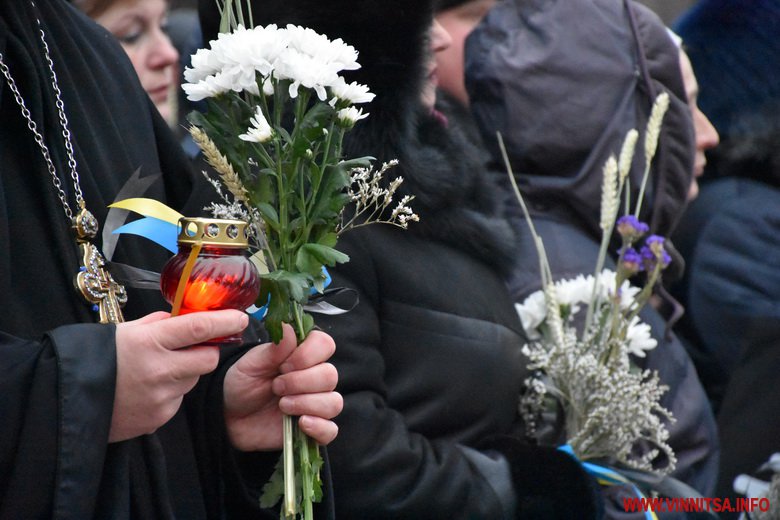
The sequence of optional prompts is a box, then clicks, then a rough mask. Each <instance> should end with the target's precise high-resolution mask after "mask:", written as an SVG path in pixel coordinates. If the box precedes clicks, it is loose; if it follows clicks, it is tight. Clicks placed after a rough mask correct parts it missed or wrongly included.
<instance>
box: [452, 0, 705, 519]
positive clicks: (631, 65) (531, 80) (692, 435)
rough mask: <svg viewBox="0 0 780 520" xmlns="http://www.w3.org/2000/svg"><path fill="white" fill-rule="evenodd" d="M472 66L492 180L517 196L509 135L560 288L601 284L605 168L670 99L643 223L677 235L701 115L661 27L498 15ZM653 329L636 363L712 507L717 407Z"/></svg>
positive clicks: (526, 261)
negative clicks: (656, 105) (661, 386)
mask: <svg viewBox="0 0 780 520" xmlns="http://www.w3.org/2000/svg"><path fill="white" fill-rule="evenodd" d="M465 64H466V65H465V71H466V80H465V85H466V89H467V92H468V95H469V100H470V106H471V110H472V112H473V114H474V117H475V119H476V122H477V125H478V126H479V128H480V131H481V133H482V136H483V138H484V141H485V143H487V145H488V149H489V151H490V154H491V158H492V165H493V168H494V169H495V171H496V172H497V174H498V175H500V177H499V182H503V183H505V185H506V186H507V188H506V190H507V193H511V188H510V187H509V182H508V179H506V175H507V174H506V171H505V168H504V167H503V161H502V159H501V155H500V153H499V151H498V147H497V140H496V131H500V132H501V133H502V135H503V138H504V141H505V143H506V145H507V151H508V153H509V159H510V162H511V163H512V168H513V170H514V174H515V178H516V180H517V183H518V185H519V186H520V189H521V190H522V191H523V195H524V197H525V199H526V202H527V203H528V206H529V210H530V213H531V216H532V218H533V219H534V225H535V227H536V229H537V231H538V232H539V234H540V235H541V236H542V238H543V239H544V240H545V248H546V252H547V256H548V259H549V262H550V266H551V269H552V275H553V278H555V279H565V278H574V277H576V276H578V275H581V274H583V275H590V274H592V271H593V268H594V266H595V265H596V257H597V252H598V249H599V242H600V228H599V219H600V196H601V185H602V178H603V175H602V168H603V165H604V163H605V162H606V160H607V158H608V157H609V156H610V155H611V154H616V153H617V152H619V150H620V147H621V145H622V142H623V140H624V137H625V135H626V133H627V132H628V130H630V129H632V128H637V129H640V130H643V129H644V127H645V125H646V121H647V118H648V116H649V113H650V108H651V105H652V103H653V100H654V99H655V97H656V96H657V95H658V94H659V93H661V92H666V93H668V94H669V96H670V108H669V111H668V112H667V114H666V116H665V119H664V124H663V128H662V131H661V136H660V142H659V145H658V153H657V155H656V157H655V160H654V163H653V165H652V173H651V183H650V187H649V192H648V193H646V195H645V197H646V198H645V203H644V205H643V212H642V214H641V215H640V217H641V219H642V220H644V221H646V222H648V223H649V224H650V228H651V232H652V233H655V234H660V235H663V236H668V235H669V234H670V233H671V231H672V230H673V229H674V226H675V225H676V223H677V221H678V219H679V218H680V216H681V214H682V211H683V209H684V207H685V204H686V201H687V198H688V196H689V195H690V194H692V191H695V188H694V187H693V182H694V164H695V160H696V159H695V158H696V157H698V156H699V153H698V152H697V151H696V150H697V145H696V136H695V134H696V132H695V130H696V129H695V125H694V119H695V116H697V114H695V112H694V111H693V110H694V108H693V105H692V104H691V103H690V101H689V98H690V97H691V96H689V92H687V91H686V85H685V84H684V83H683V77H682V69H681V62H680V51H679V48H678V47H677V45H675V43H674V42H673V40H672V38H671V37H670V35H669V33H668V31H667V29H666V26H665V25H664V24H663V22H662V21H661V20H660V19H659V18H658V17H657V16H656V15H655V14H654V13H652V12H651V11H650V10H649V9H647V8H646V7H644V6H642V5H640V4H638V3H636V2H631V1H627V2H620V1H613V0H599V1H593V0H588V1H582V2H576V1H575V2H573V1H571V0H567V1H562V0H560V1H553V2H528V1H521V0H510V1H503V2H498V3H497V4H496V5H495V6H494V7H492V8H491V9H490V10H489V11H488V12H487V15H486V16H485V18H484V19H483V21H482V22H481V23H480V24H479V25H477V26H476V27H475V28H474V30H473V31H472V33H471V35H470V36H469V38H468V39H467V42H466V50H465ZM691 89H692V90H691V92H690V93H691V94H694V93H695V92H694V89H693V87H691ZM704 141H705V140H704V139H703V140H702V143H704ZM711 141H712V139H711V138H710V139H709V140H708V142H710V144H711ZM715 141H717V138H715ZM640 142H641V141H640ZM704 146H705V145H702V153H703V148H704ZM707 146H708V145H707ZM638 150H639V151H638V152H637V154H636V155H635V157H634V162H633V166H632V168H631V173H630V174H629V176H630V178H631V182H630V186H631V190H632V191H631V198H632V200H634V201H635V200H636V197H637V194H638V191H639V185H640V181H641V176H642V174H643V171H644V158H643V153H642V147H641V146H640V147H638ZM512 198H514V196H513V195H512ZM512 211H513V213H514V215H513V222H514V225H515V226H516V227H517V229H518V230H520V231H521V233H522V234H521V240H520V241H519V242H518V244H517V245H516V248H515V252H516V254H515V268H514V270H513V272H512V276H511V277H510V279H509V287H510V291H511V293H512V296H513V298H514V300H515V301H516V302H522V301H523V300H524V299H525V298H526V297H527V296H528V295H530V294H531V293H532V292H534V291H536V290H538V289H539V288H540V277H539V273H538V270H537V269H535V268H533V267H529V266H534V265H537V264H536V256H537V253H536V248H535V247H534V245H533V243H532V238H531V236H530V234H529V233H527V232H526V230H527V223H526V222H525V219H524V218H523V216H522V214H521V211H520V207H519V204H517V202H516V200H515V203H514V206H513V209H512ZM612 252H613V253H614V252H615V251H614V250H613V251H612ZM681 263H682V262H681V260H680V259H679V258H676V259H675V261H674V262H673V264H672V265H675V264H677V265H676V269H677V270H679V269H680V268H681ZM668 274H670V273H667V275H668ZM640 316H641V318H642V320H643V321H644V322H645V323H648V324H649V325H650V326H651V327H652V330H653V337H654V338H655V339H656V340H657V341H658V346H657V347H656V348H655V349H653V350H651V351H649V352H648V353H647V356H646V357H645V358H642V359H636V361H637V362H638V364H639V365H640V366H642V367H643V368H647V369H652V370H657V371H658V373H659V376H660V378H661V381H662V382H664V383H665V384H667V385H668V386H669V391H668V392H667V393H666V394H664V396H663V397H662V399H661V403H662V404H663V406H665V407H667V408H668V409H669V410H671V411H672V414H673V415H674V416H675V417H676V419H677V422H675V423H673V424H671V425H669V426H668V427H669V431H670V440H669V443H670V445H671V446H672V448H673V449H674V450H675V452H676V454H677V456H678V464H677V469H676V471H675V472H674V473H673V476H675V477H676V478H678V479H680V480H682V481H684V482H686V483H688V484H689V485H691V486H693V487H694V488H696V489H697V490H698V491H699V492H701V493H702V494H704V495H705V496H707V495H708V494H709V493H711V492H712V491H713V490H714V486H715V479H716V476H717V464H718V439H717V431H716V426H715V421H714V417H713V414H712V411H711V409H710V406H709V402H708V400H707V396H706V394H705V392H704V390H703V388H702V385H701V382H700V381H699V379H698V375H697V372H696V369H695V366H694V365H693V363H692V361H691V359H690V357H689V356H688V354H687V352H686V350H685V348H684V346H683V345H682V344H681V343H680V341H679V340H678V339H677V338H676V337H674V335H673V334H667V333H665V331H666V329H667V326H666V325H667V323H666V322H665V319H664V317H663V316H662V315H661V314H660V313H659V312H657V311H656V310H655V309H653V308H652V307H650V306H647V307H645V309H643V311H642V313H641V314H640ZM616 503H617V504H620V502H619V500H617V501H616ZM621 505H622V504H621ZM621 505H619V506H618V507H617V509H618V510H619V509H620V508H621Z"/></svg>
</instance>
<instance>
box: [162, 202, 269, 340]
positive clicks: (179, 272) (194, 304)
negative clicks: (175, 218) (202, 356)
mask: <svg viewBox="0 0 780 520" xmlns="http://www.w3.org/2000/svg"><path fill="white" fill-rule="evenodd" d="M177 244H178V247H179V251H178V253H177V254H176V255H175V256H173V257H172V258H171V259H170V260H168V262H167V263H166V264H165V267H164V268H163V271H162V274H161V276H160V289H161V291H162V294H163V296H164V297H165V299H166V300H167V301H168V303H170V304H171V305H172V306H173V308H172V309H171V315H172V316H175V315H178V314H188V313H191V312H201V311H212V310H220V309H238V310H242V311H243V310H245V309H247V308H248V307H249V306H250V305H252V304H253V303H255V300H256V299H257V295H258V294H259V292H260V274H259V273H258V272H257V269H256V268H255V266H254V264H253V263H252V262H251V261H250V260H249V258H247V256H246V251H247V248H248V235H247V223H246V222H243V221H240V220H223V219H209V218H188V217H184V218H182V219H180V220H179V236H178V238H177ZM182 284H183V285H182ZM236 343H241V334H236V335H233V336H227V337H222V338H214V339H212V340H210V341H208V342H205V343H204V344H207V345H225V344H236Z"/></svg>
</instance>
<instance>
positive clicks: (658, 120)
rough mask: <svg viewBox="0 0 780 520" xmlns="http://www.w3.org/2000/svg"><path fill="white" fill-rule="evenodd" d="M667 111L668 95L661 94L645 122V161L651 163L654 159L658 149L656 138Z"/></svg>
mask: <svg viewBox="0 0 780 520" xmlns="http://www.w3.org/2000/svg"><path fill="white" fill-rule="evenodd" d="M668 109H669V94H667V93H666V92H662V93H661V94H659V95H658V97H657V98H656V99H655V102H654V103H653V109H652V111H651V112H650V119H648V120H647V130H646V131H645V161H647V162H648V163H650V162H652V160H653V157H655V151H656V149H657V148H658V137H659V136H660V135H661V125H662V124H663V120H664V115H665V114H666V111H667V110H668Z"/></svg>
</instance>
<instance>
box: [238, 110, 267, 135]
mask: <svg viewBox="0 0 780 520" xmlns="http://www.w3.org/2000/svg"><path fill="white" fill-rule="evenodd" d="M249 122H250V123H252V126H251V127H250V128H249V129H247V132H246V133H245V134H241V135H239V136H238V137H239V139H241V140H243V141H250V142H254V143H265V142H266V141H268V140H269V139H271V137H272V136H273V135H274V132H273V129H272V128H271V125H269V124H268V121H267V120H266V118H265V116H264V115H263V111H262V110H261V109H260V107H257V109H256V110H255V115H254V117H251V118H250V119H249Z"/></svg>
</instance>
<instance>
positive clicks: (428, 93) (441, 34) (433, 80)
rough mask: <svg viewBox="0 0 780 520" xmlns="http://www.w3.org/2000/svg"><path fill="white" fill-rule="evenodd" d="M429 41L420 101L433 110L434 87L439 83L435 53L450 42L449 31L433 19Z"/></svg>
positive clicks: (434, 102)
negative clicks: (428, 52) (425, 72)
mask: <svg viewBox="0 0 780 520" xmlns="http://www.w3.org/2000/svg"><path fill="white" fill-rule="evenodd" d="M430 42H431V47H430V54H429V55H428V69H427V75H426V77H425V81H424V82H423V88H422V103H423V106H424V107H425V108H428V109H430V110H433V106H434V105H435V104H436V87H437V86H438V85H439V77H438V70H437V67H436V55H437V54H438V53H440V52H442V51H443V50H445V49H447V48H448V47H449V46H450V44H451V43H452V39H451V38H450V35H449V33H448V32H447V31H445V30H444V27H442V26H441V24H439V22H437V21H435V20H434V22H433V25H432V26H431V33H430Z"/></svg>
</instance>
